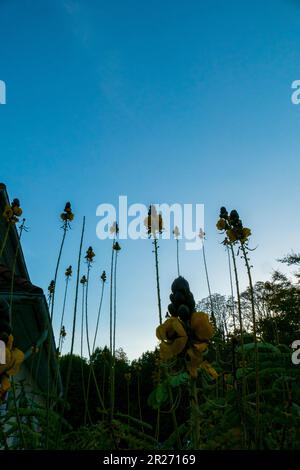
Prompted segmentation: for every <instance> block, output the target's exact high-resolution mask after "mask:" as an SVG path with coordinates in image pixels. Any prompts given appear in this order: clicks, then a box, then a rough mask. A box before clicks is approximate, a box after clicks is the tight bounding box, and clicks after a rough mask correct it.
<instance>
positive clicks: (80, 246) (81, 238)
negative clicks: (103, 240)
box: [56, 217, 85, 448]
mask: <svg viewBox="0 0 300 470" xmlns="http://www.w3.org/2000/svg"><path fill="white" fill-rule="evenodd" d="M84 230H85V217H83V220H82V229H81V237H80V244H79V252H78V261H77V275H76V287H75V301H74V312H73V326H72V338H71V348H70V359H69V364H68V369H67V377H66V385H65V390H64V399H65V400H64V404H63V409H62V413H61V418H63V416H64V411H65V407H66V403H67V399H68V393H69V386H70V380H71V373H72V362H73V351H74V342H75V332H76V320H77V306H78V291H79V279H80V262H81V253H82V245H83V237H84ZM61 428H62V419H61V420H60V422H59V429H58V432H57V442H56V444H57V445H56V448H57V447H58V442H59V439H60V436H61Z"/></svg>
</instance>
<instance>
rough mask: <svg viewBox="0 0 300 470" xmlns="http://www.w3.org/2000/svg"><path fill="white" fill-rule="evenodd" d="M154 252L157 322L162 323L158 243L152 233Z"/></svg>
mask: <svg viewBox="0 0 300 470" xmlns="http://www.w3.org/2000/svg"><path fill="white" fill-rule="evenodd" d="M153 244H154V253H155V271H156V289H157V302H158V315H159V323H160V325H161V324H162V314H161V298H160V285H159V269H158V244H157V238H156V236H155V235H154V241H153Z"/></svg>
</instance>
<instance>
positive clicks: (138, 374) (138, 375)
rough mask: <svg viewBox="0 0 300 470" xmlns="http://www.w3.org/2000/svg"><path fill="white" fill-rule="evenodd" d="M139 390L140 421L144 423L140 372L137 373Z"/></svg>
mask: <svg viewBox="0 0 300 470" xmlns="http://www.w3.org/2000/svg"><path fill="white" fill-rule="evenodd" d="M137 388H138V405H139V417H140V421H141V422H143V415H142V407H141V385H140V371H139V370H138V371H137ZM142 431H143V432H144V426H143V424H142Z"/></svg>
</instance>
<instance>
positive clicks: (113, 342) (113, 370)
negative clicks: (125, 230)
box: [111, 249, 119, 420]
mask: <svg viewBox="0 0 300 470" xmlns="http://www.w3.org/2000/svg"><path fill="white" fill-rule="evenodd" d="M115 251H116V253H115V265H114V270H113V284H114V296H113V297H114V298H113V303H114V305H113V311H114V316H113V337H112V368H111V420H112V419H113V416H114V407H115V362H116V325H117V262H118V251H119V250H117V249H116V250H115Z"/></svg>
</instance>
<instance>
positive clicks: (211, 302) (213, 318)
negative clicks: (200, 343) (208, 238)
mask: <svg viewBox="0 0 300 470" xmlns="http://www.w3.org/2000/svg"><path fill="white" fill-rule="evenodd" d="M204 245H205V244H204V238H203V239H202V255H203V263H204V269H205V276H206V283H207V289H208V295H209V301H210V309H211V317H212V320H213V324H214V326H215V327H216V326H217V323H216V317H215V313H214V304H213V298H212V294H211V288H210V282H209V275H208V269H207V262H206V255H205V246H204Z"/></svg>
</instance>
